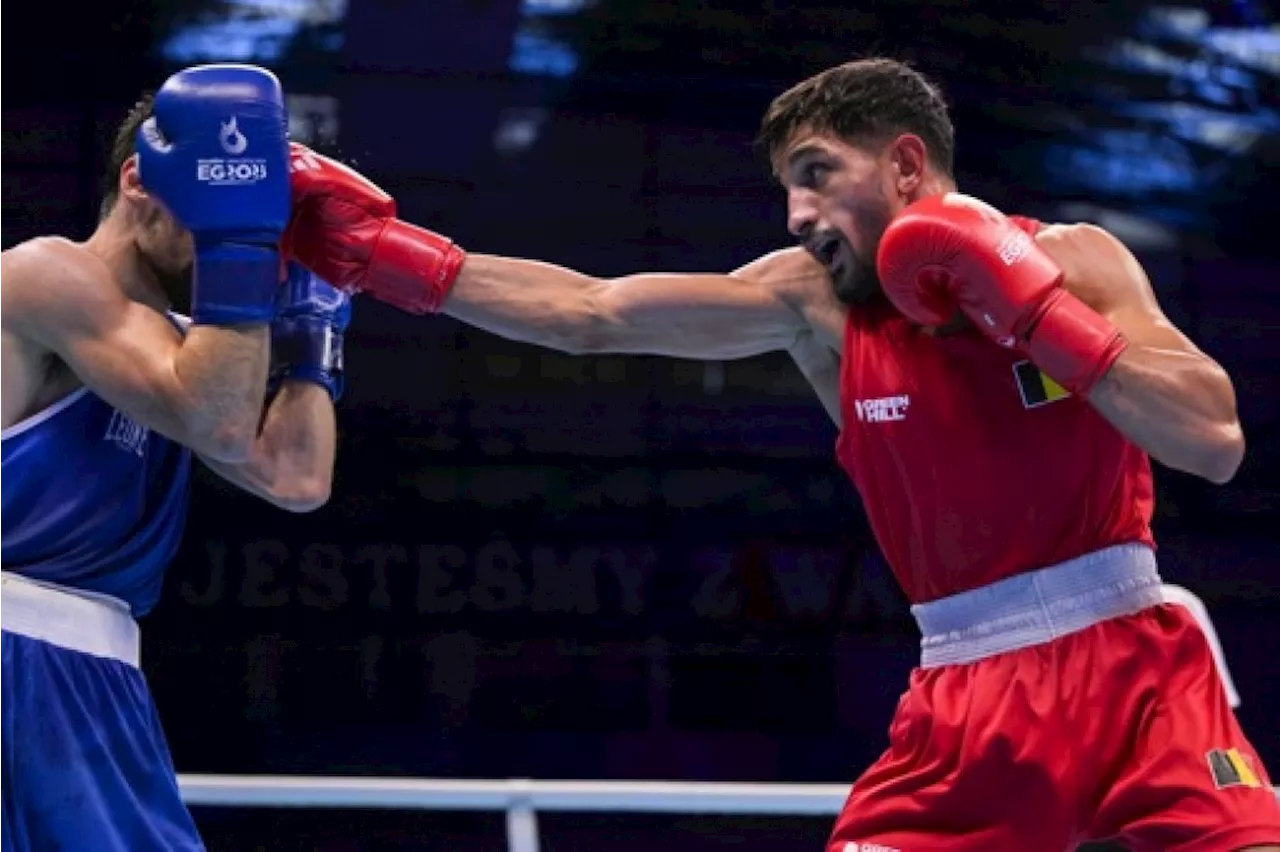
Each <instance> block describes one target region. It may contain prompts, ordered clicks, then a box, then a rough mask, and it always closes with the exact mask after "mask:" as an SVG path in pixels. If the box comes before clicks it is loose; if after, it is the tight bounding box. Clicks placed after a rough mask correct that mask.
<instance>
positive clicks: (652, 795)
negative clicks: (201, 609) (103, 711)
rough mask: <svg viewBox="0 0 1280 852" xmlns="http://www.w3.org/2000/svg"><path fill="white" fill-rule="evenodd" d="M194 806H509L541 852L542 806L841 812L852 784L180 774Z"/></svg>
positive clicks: (510, 839) (515, 843)
mask: <svg viewBox="0 0 1280 852" xmlns="http://www.w3.org/2000/svg"><path fill="white" fill-rule="evenodd" d="M178 785H179V787H180V788H181V790H182V798H183V800H184V801H185V802H186V803H187V804H188V805H206V806H215V807H248V808H254V807H258V808H395V809H401V810H438V811H505V812H506V816H507V849H508V852H538V845H539V844H538V822H537V812H538V811H548V812H553V811H574V812H578V813H582V812H587V811H593V812H606V813H664V814H725V815H734V816H742V815H755V816H759V815H769V816H835V815H836V814H838V813H840V807H841V806H842V805H843V804H844V800H845V798H846V797H847V796H848V795H849V785H848V784H745V783H744V784H716V783H708V782H698V781H534V780H530V779H525V778H510V779H506V780H498V779H494V780H466V779H455V778H363V777H346V778H342V777H331V776H297V775H199V774H182V775H179V776H178Z"/></svg>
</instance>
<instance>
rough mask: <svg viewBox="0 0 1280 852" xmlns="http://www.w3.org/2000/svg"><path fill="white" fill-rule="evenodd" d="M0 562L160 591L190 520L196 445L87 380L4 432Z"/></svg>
mask: <svg viewBox="0 0 1280 852" xmlns="http://www.w3.org/2000/svg"><path fill="white" fill-rule="evenodd" d="M0 455H2V461H0V464H2V467H0V531H2V534H3V538H2V540H0V563H3V565H4V568H5V570H6V571H12V572H15V573H17V574H21V575H23V576H25V577H29V578H31V579H33V580H42V581H45V582H50V583H56V584H58V585H60V586H65V587H68V588H72V589H80V590H84V591H90V592H97V593H101V594H107V595H111V596H112V597H115V598H119V599H120V600H122V601H124V602H125V603H127V604H128V605H129V608H130V609H131V611H132V612H133V615H134V616H135V617H137V616H141V615H145V614H146V613H147V612H148V611H149V610H150V609H151V608H152V607H154V606H155V604H156V601H157V600H159V598H160V589H161V585H162V583H163V580H164V571H165V568H166V567H167V566H168V564H169V561H170V560H171V559H172V558H173V555H174V553H175V552H176V551H177V549H178V545H179V543H180V542H181V539H182V530H183V525H184V523H185V522H186V514H187V502H188V482H189V479H190V473H191V453H190V451H189V450H187V449H186V448H185V447H182V446H180V445H178V444H175V443H174V442H173V441H170V440H169V439H167V438H165V437H163V436H161V435H158V434H156V433H155V432H152V431H151V430H150V429H147V428H146V427H144V426H142V425H140V424H139V423H137V422H136V421H135V420H133V419H132V418H131V417H129V416H128V415H126V414H124V413H123V412H121V411H118V410H117V409H115V408H113V407H112V406H110V405H108V404H107V403H106V401H104V400H103V399H102V398H101V397H99V396H97V395H96V394H94V393H93V392H92V391H90V390H89V389H88V388H80V389H79V390H77V391H75V392H74V393H72V394H71V395H69V396H67V397H65V398H64V399H62V400H60V401H59V402H57V403H55V404H54V405H52V406H50V407H49V408H47V409H46V410H44V411H42V412H40V413H39V414H36V415H34V416H33V417H30V418H28V419H27V420H25V421H23V422H21V423H18V424H15V425H14V426H12V427H10V428H9V429H6V430H4V432H3V433H0Z"/></svg>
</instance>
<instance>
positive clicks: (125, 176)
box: [116, 154, 150, 201]
mask: <svg viewBox="0 0 1280 852" xmlns="http://www.w3.org/2000/svg"><path fill="white" fill-rule="evenodd" d="M116 189H117V190H118V191H119V193H120V197H121V198H127V199H129V200H130V201H142V200H144V199H146V198H149V197H150V196H149V195H148V194H147V191H146V189H144V188H143V186H142V173H141V172H140V171H138V155H137V154H134V155H133V156H132V157H130V158H129V159H127V160H125V161H124V163H123V164H122V165H121V166H120V178H119V182H118V183H117V184H116Z"/></svg>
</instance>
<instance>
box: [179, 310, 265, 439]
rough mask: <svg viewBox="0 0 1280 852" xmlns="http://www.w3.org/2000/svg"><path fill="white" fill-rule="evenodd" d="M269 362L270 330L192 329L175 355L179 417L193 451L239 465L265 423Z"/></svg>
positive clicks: (201, 326)
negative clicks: (259, 427)
mask: <svg viewBox="0 0 1280 852" xmlns="http://www.w3.org/2000/svg"><path fill="white" fill-rule="evenodd" d="M269 357H270V347H269V337H268V329H267V326H266V325H252V326H235V327H232V326H215V325H197V326H193V327H191V329H190V330H189V331H188V333H187V335H186V337H185V339H184V340H183V342H182V345H181V347H180V348H179V350H178V352H177V354H176V355H175V356H174V362H173V370H174V373H175V375H176V378H177V383H178V386H179V388H180V392H179V394H178V398H177V399H176V400H175V402H176V406H175V407H177V408H178V409H179V410H178V411H176V412H175V415H176V416H177V417H178V418H179V419H180V420H181V422H182V423H183V424H184V426H185V429H184V430H183V431H184V433H185V437H186V440H187V442H188V443H189V445H190V446H191V448H192V449H193V450H195V451H196V452H198V453H201V454H202V455H208V456H212V457H214V458H219V459H222V460H223V461H228V462H235V461H239V460H240V459H242V458H244V457H245V455H246V454H247V453H248V452H250V447H251V444H252V441H253V436H254V434H255V432H256V431H257V428H258V423H259V422H260V420H261V418H262V400H263V397H264V395H265V390H266V382H267V366H268V361H269Z"/></svg>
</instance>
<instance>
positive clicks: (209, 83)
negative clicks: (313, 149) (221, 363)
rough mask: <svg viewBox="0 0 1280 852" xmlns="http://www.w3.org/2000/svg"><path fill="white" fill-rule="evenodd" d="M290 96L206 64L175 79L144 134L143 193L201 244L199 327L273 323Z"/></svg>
mask: <svg viewBox="0 0 1280 852" xmlns="http://www.w3.org/2000/svg"><path fill="white" fill-rule="evenodd" d="M286 126H287V121H286V116H285V108H284V94H283V93H282V92H281V89H280V81H279V80H277V79H276V77H275V75H274V74H272V73H271V72H270V71H266V70H264V69H262V68H256V67H254V66H251V65H203V66H199V67H196V68H188V69H186V70H185V71H179V72H178V73H177V74H174V75H173V76H172V77H170V78H169V79H168V80H166V81H165V83H164V85H163V86H162V87H161V88H160V91H159V92H157V93H156V99H155V109H154V112H153V114H152V116H151V118H148V119H147V120H146V121H145V122H144V123H143V125H142V127H141V128H139V130H138V136H137V139H136V143H135V144H136V149H137V152H138V171H139V175H140V177H141V180H142V185H143V186H144V187H145V188H146V189H147V191H148V192H151V193H152V194H153V195H155V196H156V197H157V198H159V199H160V200H161V201H163V202H164V203H165V206H167V207H168V208H169V210H170V211H171V212H172V213H173V215H174V216H175V217H177V219H178V221H179V222H181V223H182V225H183V226H184V227H185V228H187V229H188V230H190V231H191V233H192V235H193V236H194V238H195V244H196V260H195V281H194V285H193V291H192V295H191V315H192V316H191V318H192V321H193V322H196V323H213V324H221V325H230V324H234V323H262V322H269V321H270V320H271V317H272V315H273V314H274V312H275V297H276V290H277V289H278V287H279V275H280V267H279V250H278V244H279V242H280V237H281V235H282V234H283V233H284V229H285V225H286V224H287V223H288V220H289V213H290V197H289V149H288V143H287V139H286Z"/></svg>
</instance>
